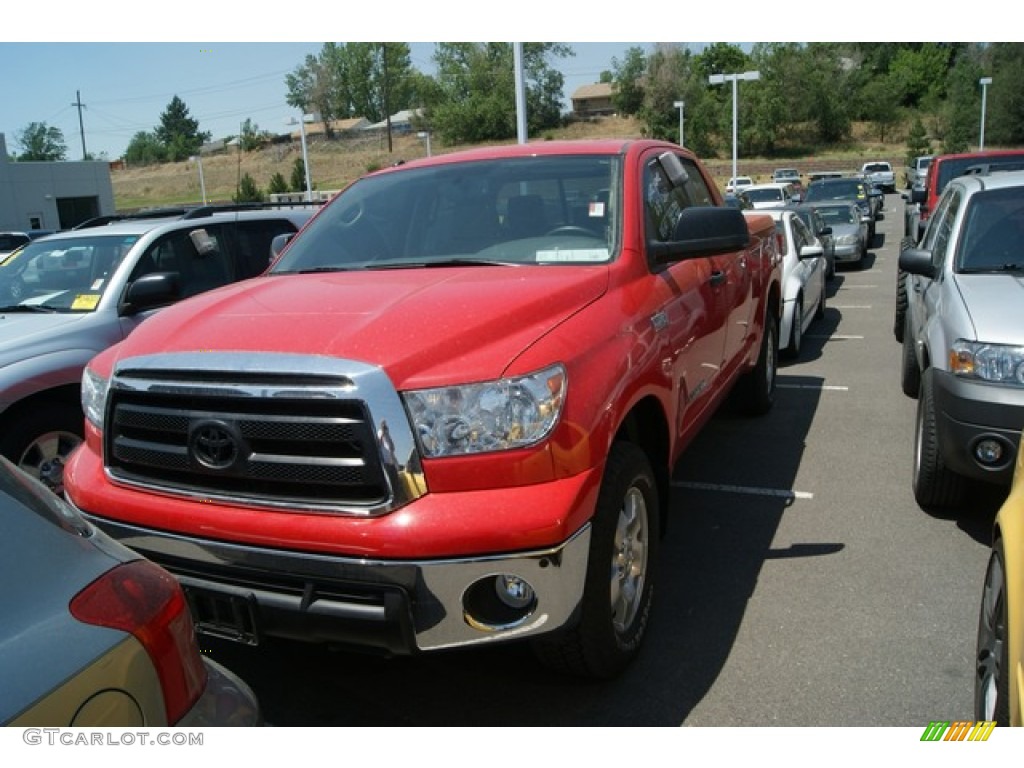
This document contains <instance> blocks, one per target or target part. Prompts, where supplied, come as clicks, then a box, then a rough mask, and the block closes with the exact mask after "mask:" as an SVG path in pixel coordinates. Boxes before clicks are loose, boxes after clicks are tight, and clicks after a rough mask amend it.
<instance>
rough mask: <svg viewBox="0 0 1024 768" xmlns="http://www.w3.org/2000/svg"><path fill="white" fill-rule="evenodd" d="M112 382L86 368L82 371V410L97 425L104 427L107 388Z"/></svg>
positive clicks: (98, 427) (100, 427)
mask: <svg viewBox="0 0 1024 768" xmlns="http://www.w3.org/2000/svg"><path fill="white" fill-rule="evenodd" d="M109 385H110V382H109V381H108V380H107V379H104V378H103V377H102V376H98V375H97V374H96V373H95V372H93V371H92V370H90V369H89V368H86V369H85V371H84V372H83V373H82V410H83V411H84V412H85V418H86V419H88V420H89V422H90V423H91V424H92V425H93V426H94V427H96V428H97V429H103V412H104V411H105V410H106V406H107V389H108V387H109Z"/></svg>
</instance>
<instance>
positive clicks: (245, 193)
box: [234, 172, 263, 203]
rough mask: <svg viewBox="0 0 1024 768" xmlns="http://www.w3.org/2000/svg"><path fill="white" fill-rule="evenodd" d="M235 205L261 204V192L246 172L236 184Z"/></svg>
mask: <svg viewBox="0 0 1024 768" xmlns="http://www.w3.org/2000/svg"><path fill="white" fill-rule="evenodd" d="M234 200H235V202H236V203H262V202H263V191H262V190H261V189H260V188H259V187H257V186H256V182H255V181H253V178H252V176H250V175H249V173H248V172H246V173H245V174H243V175H242V178H241V180H240V181H239V182H238V191H237V192H236V193H235V197H234Z"/></svg>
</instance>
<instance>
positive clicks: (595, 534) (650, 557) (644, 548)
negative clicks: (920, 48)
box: [533, 442, 659, 679]
mask: <svg viewBox="0 0 1024 768" xmlns="http://www.w3.org/2000/svg"><path fill="white" fill-rule="evenodd" d="M658 515H659V507H658V489H657V486H656V484H655V480H654V472H653V470H652V469H651V466H650V462H649V461H648V460H647V456H646V454H644V452H643V451H642V450H640V448H638V447H637V446H635V445H633V444H632V443H624V442H617V443H614V444H613V445H612V448H611V452H610V453H609V455H608V461H607V464H606V466H605V475H604V481H603V482H602V484H601V492H600V494H599V496H598V500H597V509H596V511H595V513H594V519H593V523H592V529H591V533H590V555H589V559H588V563H587V576H586V582H585V585H584V592H583V598H582V601H581V603H580V620H579V623H578V624H577V625H576V627H574V628H573V629H572V630H570V631H568V632H566V633H564V634H561V635H557V636H554V637H548V638H541V639H538V640H535V641H534V643H533V647H534V650H535V651H536V653H537V655H538V657H539V658H540V660H541V661H542V662H543V663H545V664H547V665H548V666H551V667H553V668H556V669H559V670H562V671H565V672H570V673H572V674H575V675H579V676H581V677H590V678H599V679H607V678H611V677H613V676H615V675H616V674H618V673H619V672H620V671H621V670H622V669H623V668H624V667H625V666H626V665H627V664H629V663H630V662H631V661H632V660H633V659H634V658H635V657H636V655H637V653H639V651H640V646H641V643H642V642H643V639H644V636H645V635H646V632H647V623H648V620H649V618H650V613H651V601H652V598H653V594H654V571H655V566H656V564H657V560H658V544H659V541H658V530H659V519H658Z"/></svg>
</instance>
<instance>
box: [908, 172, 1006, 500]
mask: <svg viewBox="0 0 1024 768" xmlns="http://www.w3.org/2000/svg"><path fill="white" fill-rule="evenodd" d="M1022 243H1024V172H1021V171H1005V172H993V173H990V174H979V175H973V176H963V177H960V178H956V179H954V180H953V181H951V182H950V183H949V185H948V186H947V187H946V190H945V191H944V192H943V194H942V197H941V198H940V200H939V203H938V205H937V206H936V208H935V212H934V213H933V214H932V216H931V217H930V218H929V222H928V227H927V229H926V230H925V233H924V236H923V237H922V239H921V242H920V244H919V245H918V246H916V247H910V248H907V249H906V250H904V251H903V252H902V253H901V254H900V259H899V266H900V269H901V270H902V271H903V272H904V276H903V280H904V281H905V284H904V289H905V291H906V296H907V307H906V313H905V316H904V329H903V361H902V366H901V368H902V371H901V381H902V386H903V391H904V392H905V393H906V394H907V395H909V396H911V397H916V398H917V400H918V404H917V427H916V439H915V446H914V482H913V486H914V496H915V497H916V499H917V502H918V503H919V504H920V505H921V506H922V507H926V508H927V507H948V506H956V505H959V504H961V503H962V502H963V501H964V499H965V495H966V492H967V490H968V488H969V485H970V481H972V480H983V481H988V482H991V483H997V484H1005V485H1009V482H1010V479H1011V476H1012V472H1013V465H1014V461H1015V459H1016V452H1017V450H1018V440H1019V439H1020V434H1021V430H1022V428H1024V322H1022V317H1024V315H1022V308H1024V250H1022V247H1021V244H1022Z"/></svg>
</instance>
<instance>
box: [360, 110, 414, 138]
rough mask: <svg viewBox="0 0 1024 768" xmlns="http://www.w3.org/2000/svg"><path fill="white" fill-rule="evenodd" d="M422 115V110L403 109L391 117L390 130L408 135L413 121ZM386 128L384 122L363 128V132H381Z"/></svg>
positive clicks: (385, 122)
mask: <svg viewBox="0 0 1024 768" xmlns="http://www.w3.org/2000/svg"><path fill="white" fill-rule="evenodd" d="M422 115H423V110H422V109H403V110H402V111H401V112H395V114H393V115H392V116H391V130H392V131H394V132H395V133H408V132H409V131H411V130H412V129H413V125H412V123H413V120H414V119H415V118H418V117H421V116H422ZM387 127H388V123H387V121H386V120H381V121H380V122H379V123H374V124H373V125H367V126H364V127H363V130H364V131H383V130H386V129H387Z"/></svg>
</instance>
